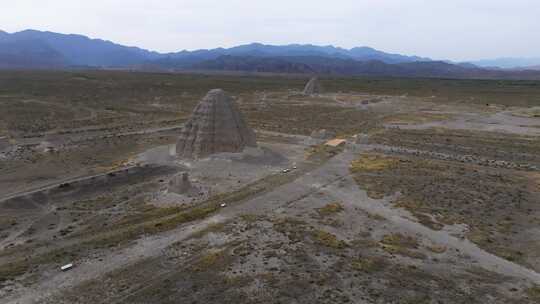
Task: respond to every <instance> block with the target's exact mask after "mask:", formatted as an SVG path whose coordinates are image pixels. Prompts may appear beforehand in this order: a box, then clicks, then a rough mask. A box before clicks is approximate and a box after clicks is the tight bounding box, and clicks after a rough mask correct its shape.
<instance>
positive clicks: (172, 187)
mask: <svg viewBox="0 0 540 304" xmlns="http://www.w3.org/2000/svg"><path fill="white" fill-rule="evenodd" d="M168 190H169V192H172V193H176V194H193V193H196V192H197V188H196V187H194V186H193V185H192V184H191V182H190V181H189V174H188V173H187V172H182V173H179V174H177V175H175V176H173V178H172V179H171V180H170V181H169V186H168Z"/></svg>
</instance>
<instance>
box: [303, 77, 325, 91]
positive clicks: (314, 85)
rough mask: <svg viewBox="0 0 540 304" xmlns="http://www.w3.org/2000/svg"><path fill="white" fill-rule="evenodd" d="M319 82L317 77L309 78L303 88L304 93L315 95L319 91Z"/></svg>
mask: <svg viewBox="0 0 540 304" xmlns="http://www.w3.org/2000/svg"><path fill="white" fill-rule="evenodd" d="M321 91H322V90H321V84H320V83H319V79H318V78H317V77H313V78H311V79H310V80H309V82H308V83H307V84H306V86H305V88H304V95H316V94H320V93H321Z"/></svg>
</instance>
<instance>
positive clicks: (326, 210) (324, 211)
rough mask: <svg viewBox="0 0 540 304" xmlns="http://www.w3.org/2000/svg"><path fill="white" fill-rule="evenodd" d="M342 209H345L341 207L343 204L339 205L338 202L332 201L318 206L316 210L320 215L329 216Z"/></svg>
mask: <svg viewBox="0 0 540 304" xmlns="http://www.w3.org/2000/svg"><path fill="white" fill-rule="evenodd" d="M343 210H345V209H344V208H343V205H341V203H340V202H334V203H330V204H327V205H326V206H324V207H322V208H318V209H317V212H318V213H319V215H320V216H329V215H333V214H336V213H340V212H341V211H343Z"/></svg>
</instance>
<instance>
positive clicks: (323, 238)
mask: <svg viewBox="0 0 540 304" xmlns="http://www.w3.org/2000/svg"><path fill="white" fill-rule="evenodd" d="M314 237H315V242H317V243H318V244H319V245H322V246H325V247H329V248H333V249H343V248H345V247H347V246H348V244H347V242H345V241H343V240H340V239H338V238H337V237H336V236H335V235H333V234H332V233H330V232H326V231H324V230H317V231H315V236H314Z"/></svg>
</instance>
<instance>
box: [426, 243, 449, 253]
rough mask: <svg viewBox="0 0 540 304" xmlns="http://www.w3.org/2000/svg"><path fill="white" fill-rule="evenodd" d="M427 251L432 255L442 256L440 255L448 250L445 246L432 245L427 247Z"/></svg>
mask: <svg viewBox="0 0 540 304" xmlns="http://www.w3.org/2000/svg"><path fill="white" fill-rule="evenodd" d="M427 249H428V250H429V251H431V252H433V253H437V254H442V253H445V252H446V250H448V248H446V246H442V245H432V246H428V247H427Z"/></svg>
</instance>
